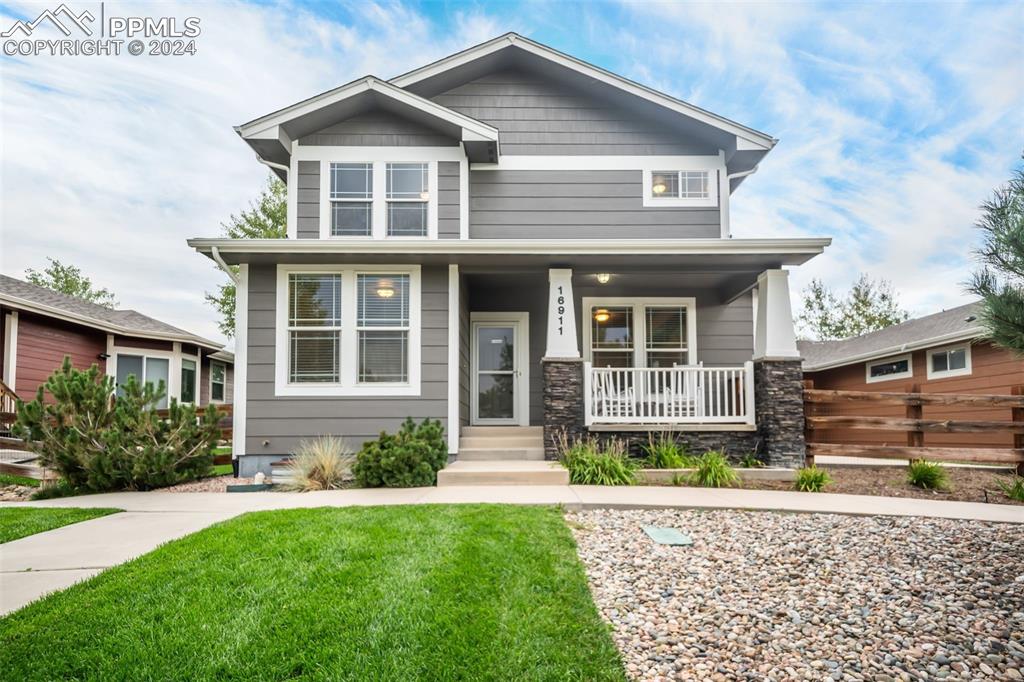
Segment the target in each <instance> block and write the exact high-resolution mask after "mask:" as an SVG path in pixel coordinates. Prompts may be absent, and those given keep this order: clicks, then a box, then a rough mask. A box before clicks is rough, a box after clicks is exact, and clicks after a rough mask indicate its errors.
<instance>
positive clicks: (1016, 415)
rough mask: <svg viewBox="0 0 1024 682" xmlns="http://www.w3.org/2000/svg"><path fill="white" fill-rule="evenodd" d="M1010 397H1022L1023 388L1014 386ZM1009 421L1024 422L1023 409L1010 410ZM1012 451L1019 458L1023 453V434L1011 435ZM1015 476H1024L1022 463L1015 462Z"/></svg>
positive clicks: (1023, 393) (1014, 408)
mask: <svg viewBox="0 0 1024 682" xmlns="http://www.w3.org/2000/svg"><path fill="white" fill-rule="evenodd" d="M1010 395H1024V386H1014V387H1012V388H1011V389H1010ZM1010 415H1011V416H1010V419H1011V420H1012V421H1014V422H1024V407H1012V408H1010ZM1013 449H1014V450H1016V451H1017V455H1018V456H1019V455H1020V454H1021V452H1022V451H1024V433H1015V434H1013ZM1017 475H1018V476H1024V462H1017Z"/></svg>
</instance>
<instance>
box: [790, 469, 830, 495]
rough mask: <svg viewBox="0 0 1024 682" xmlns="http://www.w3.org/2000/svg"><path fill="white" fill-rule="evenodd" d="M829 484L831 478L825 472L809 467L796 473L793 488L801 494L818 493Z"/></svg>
mask: <svg viewBox="0 0 1024 682" xmlns="http://www.w3.org/2000/svg"><path fill="white" fill-rule="evenodd" d="M831 482H832V477H831V476H829V475H828V472H827V471H825V470H824V469H819V468H818V467H815V466H809V467H804V468H803V469H801V470H800V471H798V472H796V482H795V483H794V484H793V487H794V488H796V489H797V490H799V491H800V492H802V493H820V492H821V491H822V490H823V489H824V488H825V486H827V485H828V484H829V483H831Z"/></svg>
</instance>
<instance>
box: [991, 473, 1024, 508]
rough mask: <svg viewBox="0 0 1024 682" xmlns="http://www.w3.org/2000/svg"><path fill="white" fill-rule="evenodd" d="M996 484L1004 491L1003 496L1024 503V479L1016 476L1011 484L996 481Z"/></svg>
mask: <svg viewBox="0 0 1024 682" xmlns="http://www.w3.org/2000/svg"><path fill="white" fill-rule="evenodd" d="M996 484H998V485H999V487H1000V489H1002V491H1003V494H1005V495H1006V496H1007V497H1009V498H1010V499H1011V500H1017V501H1018V502H1024V477H1022V476H1014V477H1013V479H1011V480H1010V482H1009V483H1007V482H1005V481H1000V480H999V479H996Z"/></svg>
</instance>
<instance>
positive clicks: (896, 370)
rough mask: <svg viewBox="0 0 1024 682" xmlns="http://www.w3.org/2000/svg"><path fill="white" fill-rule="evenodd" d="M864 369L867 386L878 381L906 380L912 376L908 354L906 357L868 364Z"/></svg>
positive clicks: (912, 369) (912, 371) (912, 368)
mask: <svg viewBox="0 0 1024 682" xmlns="http://www.w3.org/2000/svg"><path fill="white" fill-rule="evenodd" d="M865 367H866V373H867V376H866V377H865V380H866V381H867V382H868V383H869V384H871V383H875V382H878V381H892V380H894V379H907V378H909V377H912V376H914V367H913V362H912V358H911V356H910V354H909V353H908V354H907V355H900V356H898V357H893V358H885V359H884V360H876V361H874V362H869V363H867V364H866V365H865Z"/></svg>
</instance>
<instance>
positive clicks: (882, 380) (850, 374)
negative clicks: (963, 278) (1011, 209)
mask: <svg viewBox="0 0 1024 682" xmlns="http://www.w3.org/2000/svg"><path fill="white" fill-rule="evenodd" d="M979 312H980V303H977V302H975V303H968V304H967V305H962V306H958V307H956V308H950V309H949V310H944V311H942V312H938V313H934V314H932V315H926V316H924V317H919V318H917V319H914V320H908V321H907V322H904V323H903V324H897V325H893V326H892V327H887V328H886V329H882V330H879V331H876V332H871V333H870V334H863V335H861V336H857V337H854V338H851V339H842V340H839V341H799V342H798V347H799V349H800V353H801V355H802V356H803V359H804V377H805V379H809V380H812V381H813V382H814V388H820V389H832V390H846V391H879V392H886V393H893V392H895V393H899V392H909V391H911V390H917V391H919V392H922V393H968V394H995V395H1007V394H1009V393H1010V392H1011V390H1012V389H1013V387H1015V386H1024V358H1021V357H1016V356H1014V355H1013V354H1012V353H1010V351H1007V350H1005V349H1002V348H998V347H996V346H993V345H992V344H991V343H989V342H987V341H985V339H984V331H985V330H984V328H983V327H982V326H981V322H980V320H979ZM915 387H916V389H915ZM842 411H843V414H851V415H852V414H871V415H876V416H881V417H889V416H891V417H903V416H904V411H903V408H902V407H884V406H883V407H878V406H873V407H857V406H855V405H844V406H843V407H842ZM1007 412H1008V410H1006V409H991V408H964V407H938V406H936V407H931V406H929V407H926V408H925V417H926V418H928V419H977V420H994V421H1005V420H1006V419H1008V418H1009V415H1008V414H1007ZM1012 438H1013V436H1012V435H1010V434H986V433H958V434H942V433H934V434H933V433H929V434H927V435H926V436H925V439H926V444H928V445H946V446H965V447H966V446H981V445H991V446H995V447H1003V446H1005V447H1010V446H1012ZM904 439H905V435H904V433H903V432H892V433H888V432H884V431H866V430H861V431H854V430H850V429H844V430H838V429H837V430H831V431H829V432H828V433H823V434H821V438H820V440H822V441H827V442H830V443H832V442H834V443H857V444H865V445H882V444H903V443H904Z"/></svg>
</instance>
